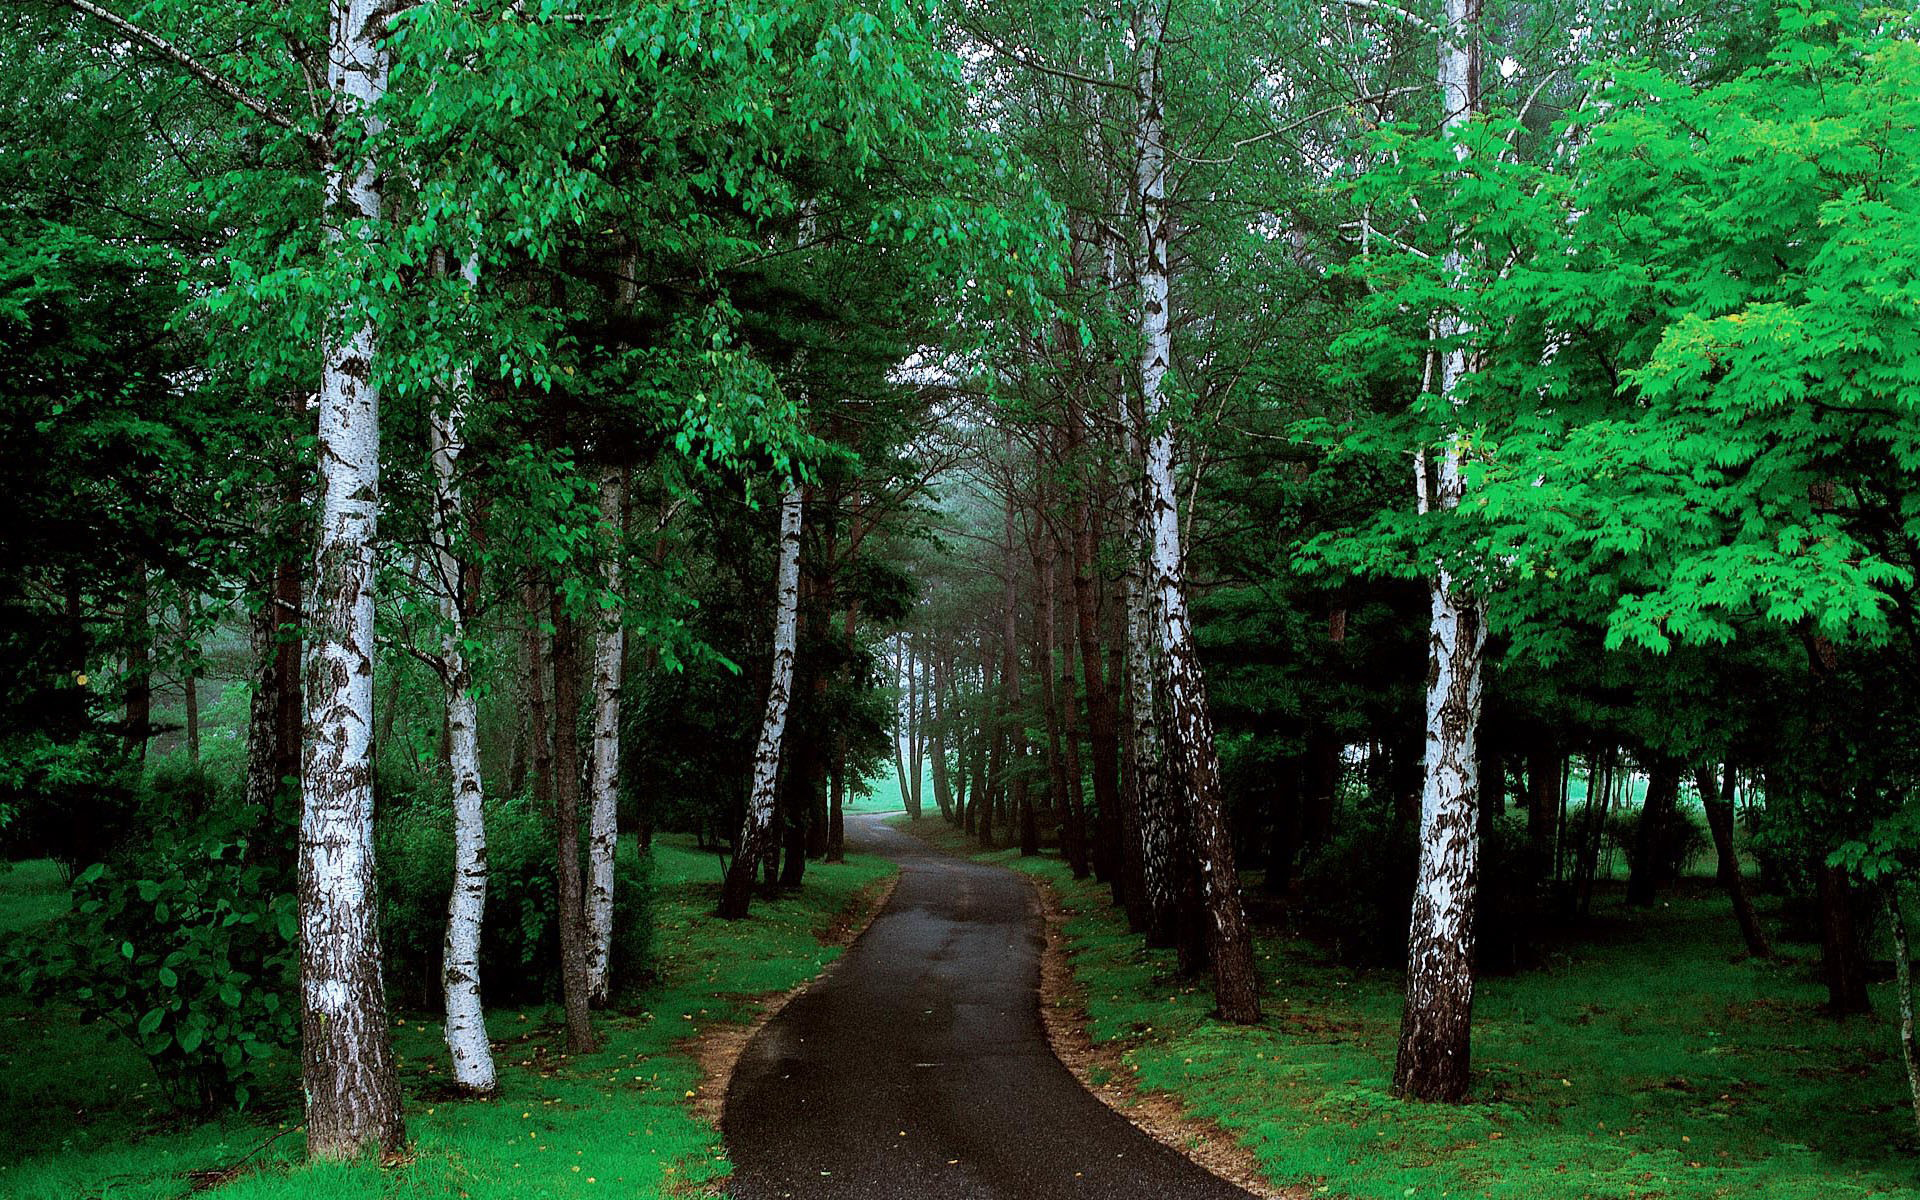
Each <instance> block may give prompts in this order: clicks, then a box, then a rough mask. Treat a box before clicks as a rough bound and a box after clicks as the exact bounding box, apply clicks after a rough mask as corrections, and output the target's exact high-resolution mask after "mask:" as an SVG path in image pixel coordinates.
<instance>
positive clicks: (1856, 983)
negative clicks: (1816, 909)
mask: <svg viewBox="0 0 1920 1200" xmlns="http://www.w3.org/2000/svg"><path fill="white" fill-rule="evenodd" d="M1816 870H1817V872H1818V880H1819V893H1820V973H1821V976H1822V978H1823V979H1824V980H1825V982H1826V985H1827V1011H1828V1012H1830V1013H1832V1014H1833V1015H1834V1016H1836V1017H1847V1016H1855V1015H1858V1014H1861V1013H1868V1012H1872V1011H1873V1003H1872V1001H1870V1000H1869V999H1868V998H1867V963H1866V956H1865V954H1864V953H1863V952H1862V951H1861V948H1860V930H1859V924H1858V921H1857V920H1856V919H1855V913H1854V888H1853V882H1852V881H1851V880H1850V879H1848V878H1847V873H1846V871H1845V870H1844V869H1843V868H1840V867H1832V866H1828V865H1827V864H1826V862H1825V861H1824V860H1822V861H1821V862H1820V863H1819V864H1818V866H1817V867H1816Z"/></svg>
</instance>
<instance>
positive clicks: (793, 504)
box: [720, 478, 806, 920]
mask: <svg viewBox="0 0 1920 1200" xmlns="http://www.w3.org/2000/svg"><path fill="white" fill-rule="evenodd" d="M805 494H806V493H805V491H804V490H803V488H802V486H801V484H800V481H799V480H798V479H797V478H796V479H791V480H789V481H788V482H787V488H786V492H785V494H784V495H782V496H781V498H780V547H779V555H780V557H779V566H778V568H777V570H776V573H775V582H774V602H773V608H774V615H773V673H772V674H773V678H772V680H771V682H770V684H769V686H768V688H767V708H766V716H765V717H763V718H762V720H761V722H760V740H759V743H758V745H757V746H756V747H755V749H754V752H753V790H752V791H751V792H750V793H749V794H748V797H747V812H746V818H745V820H744V821H743V822H742V823H741V826H740V844H739V846H738V848H737V849H736V850H735V851H734V856H733V863H732V865H731V866H729V867H728V869H727V879H726V884H725V887H724V890H723V891H722V892H721V896H720V915H721V916H722V917H725V918H727V919H728V920H739V919H741V918H743V917H745V916H747V914H748V912H749V911H750V910H751V908H752V905H753V874H754V869H755V868H756V867H757V866H759V864H760V859H761V858H762V856H763V855H764V853H765V850H766V847H767V846H768V845H769V844H770V843H771V841H772V839H773V810H774V802H775V800H776V799H777V798H778V784H779V780H780V752H781V747H782V744H783V742H784V741H785V738H786V732H787V709H788V707H789V705H790V704H791V703H792V700H793V658H794V650H795V643H796V642H797V641H798V637H799V627H800V525H801V518H802V516H803V505H804V496H805Z"/></svg>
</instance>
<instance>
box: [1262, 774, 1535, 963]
mask: <svg viewBox="0 0 1920 1200" xmlns="http://www.w3.org/2000/svg"><path fill="white" fill-rule="evenodd" d="M1416 835H1417V830H1416V829H1415V827H1414V823H1413V822H1411V821H1407V822H1400V821H1395V820H1394V819H1393V818H1392V817H1391V816H1389V815H1387V814H1384V813H1375V812H1372V811H1369V810H1367V809H1364V808H1355V807H1346V808H1343V809H1342V810H1341V813H1340V817H1339V823H1338V825H1337V827H1336V830H1335V832H1334V835H1333V837H1332V838H1331V839H1329V840H1328V842H1327V844H1326V845H1325V846H1322V847H1320V848H1319V849H1318V850H1315V851H1313V852H1312V853H1311V854H1309V855H1308V856H1307V857H1306V859H1305V860H1304V861H1303V862H1302V864H1301V868H1300V896H1301V901H1300V915H1301V919H1302V924H1303V925H1304V926H1305V927H1306V929H1307V931H1308V932H1309V933H1310V934H1312V935H1313V936H1314V937H1315V938H1316V939H1317V940H1319V941H1322V942H1325V943H1327V944H1328V945H1329V946H1330V947H1331V948H1332V950H1333V952H1334V954H1335V955H1336V956H1337V957H1339V958H1340V959H1341V960H1342V961H1344V962H1347V963H1350V964H1352V965H1355V966H1378V967H1394V966H1403V965H1405V963H1406V958H1407V926H1408V922H1409V920H1410V918H1411V914H1412V911H1413V885H1414V879H1415V877H1416V874H1417V871H1418V868H1419V862H1420V849H1419V844H1418V842H1417V840H1416ZM1550 869H1551V863H1549V862H1547V861H1545V859H1544V857H1543V856H1542V855H1540V854H1539V853H1538V852H1537V851H1536V850H1534V849H1533V848H1532V847H1531V845H1530V844H1529V842H1528V839H1527V836H1526V826H1525V823H1524V822H1523V821H1519V820H1514V819H1511V818H1501V819H1499V820H1496V821H1494V822H1492V824H1491V825H1490V826H1488V827H1485V828H1484V829H1483V830H1482V835H1481V842H1480V886H1479V892H1478V895H1477V897H1476V903H1475V910H1474V942H1475V959H1476V961H1477V962H1478V963H1479V965H1480V966H1481V968H1482V969H1484V970H1490V971H1498V970H1511V969H1514V968H1516V967H1518V966H1521V965H1524V964H1525V963H1526V962H1527V961H1529V960H1530V959H1531V958H1532V957H1533V947H1534V945H1535V944H1536V941H1537V934H1538V932H1539V928H1540V926H1541V924H1542V923H1543V922H1544V921H1545V920H1546V919H1547V917H1548V914H1549V912H1550V905H1549V904H1548V898H1547V891H1548V886H1547V876H1548V873H1549V871H1550Z"/></svg>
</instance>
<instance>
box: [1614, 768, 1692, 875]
mask: <svg viewBox="0 0 1920 1200" xmlns="http://www.w3.org/2000/svg"><path fill="white" fill-rule="evenodd" d="M1679 798H1680V764H1679V763H1677V762H1675V761H1673V760H1672V759H1670V758H1666V757H1664V756H1662V757H1657V758H1654V759H1653V761H1652V762H1651V764H1650V765H1649V767H1648V770H1647V800H1646V803H1645V804H1642V805H1641V806H1640V821H1639V823H1638V824H1637V825H1636V826H1635V827H1634V834H1633V844H1634V852H1633V861H1632V862H1631V863H1629V864H1627V866H1628V875H1627V903H1628V904H1634V905H1638V906H1640V907H1641V908H1648V907H1651V906H1652V904H1653V901H1654V897H1655V896H1657V895H1658V894H1659V892H1660V888H1661V885H1663V884H1665V883H1666V882H1667V878H1666V875H1667V838H1668V834H1669V829H1670V828H1671V826H1672V823H1673V819H1674V816H1675V813H1674V807H1675V805H1676V804H1677V803H1678V801H1679Z"/></svg>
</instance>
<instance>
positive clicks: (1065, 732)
mask: <svg viewBox="0 0 1920 1200" xmlns="http://www.w3.org/2000/svg"><path fill="white" fill-rule="evenodd" d="M1057 686H1058V687H1059V693H1058V695H1059V699H1060V768H1061V774H1062V776H1063V779H1064V786H1065V789H1066V790H1065V791H1064V792H1063V793H1062V796H1061V803H1063V804H1064V805H1066V808H1067V812H1066V819H1067V841H1068V843H1069V851H1068V858H1067V862H1068V865H1069V866H1071V867H1072V868H1073V877H1074V878H1075V879H1085V878H1086V877H1087V876H1088V875H1090V874H1091V873H1092V870H1093V859H1094V850H1093V847H1092V846H1091V845H1089V838H1088V831H1087V816H1086V806H1085V803H1084V800H1085V794H1084V792H1083V791H1082V789H1081V766H1080V696H1079V691H1078V689H1077V688H1075V686H1074V682H1073V644H1072V642H1071V641H1069V642H1068V644H1067V652H1066V653H1065V654H1064V655H1062V656H1061V661H1060V680H1059V683H1058V685H1057Z"/></svg>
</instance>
